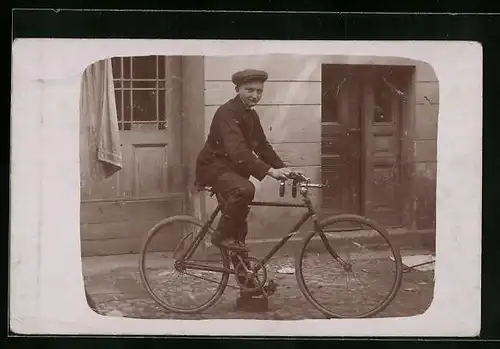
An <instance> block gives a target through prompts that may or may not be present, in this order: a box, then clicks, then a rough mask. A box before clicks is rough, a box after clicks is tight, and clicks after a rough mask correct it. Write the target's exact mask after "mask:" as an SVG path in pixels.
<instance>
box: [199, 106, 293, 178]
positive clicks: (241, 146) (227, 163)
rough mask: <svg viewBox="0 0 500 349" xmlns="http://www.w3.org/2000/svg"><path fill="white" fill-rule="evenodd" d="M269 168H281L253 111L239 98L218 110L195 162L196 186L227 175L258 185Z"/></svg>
mask: <svg viewBox="0 0 500 349" xmlns="http://www.w3.org/2000/svg"><path fill="white" fill-rule="evenodd" d="M271 167H273V168H283V167H285V164H284V163H283V161H282V160H281V159H280V157H279V156H278V155H277V154H276V152H275V151H274V149H273V148H272V146H271V145H270V144H269V142H268V141H267V138H266V135H265V134H264V130H263V129H262V125H261V123H260V119H259V116H258V115H257V113H256V112H255V110H253V109H250V108H248V107H246V105H245V104H244V103H243V102H242V101H241V99H240V97H239V96H236V97H235V98H233V99H230V100H229V101H227V102H226V103H225V104H223V105H222V106H220V107H219V108H218V109H217V111H216V112H215V115H214V117H213V119H212V124H211V125H210V131H209V134H208V137H207V140H206V142H205V146H204V147H203V149H202V150H201V151H200V153H199V155H198V158H197V163H196V184H197V185H212V183H213V181H214V180H215V179H217V177H218V176H219V175H220V174H222V173H224V172H227V171H233V172H236V173H238V174H240V175H241V176H243V177H245V178H250V176H253V177H255V178H257V179H258V180H259V181H262V180H263V179H264V177H265V176H266V173H267V171H268V170H269V169H270V168H271Z"/></svg>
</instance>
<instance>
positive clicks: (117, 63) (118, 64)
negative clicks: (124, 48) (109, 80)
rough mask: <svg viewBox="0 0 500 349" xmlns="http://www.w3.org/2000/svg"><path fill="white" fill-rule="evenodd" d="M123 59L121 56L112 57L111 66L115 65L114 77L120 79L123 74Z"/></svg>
mask: <svg viewBox="0 0 500 349" xmlns="http://www.w3.org/2000/svg"><path fill="white" fill-rule="evenodd" d="M121 64H122V60H121V58H120V57H113V58H111V66H112V67H113V78H114V79H120V78H121V76H122V70H121V69H122V68H121Z"/></svg>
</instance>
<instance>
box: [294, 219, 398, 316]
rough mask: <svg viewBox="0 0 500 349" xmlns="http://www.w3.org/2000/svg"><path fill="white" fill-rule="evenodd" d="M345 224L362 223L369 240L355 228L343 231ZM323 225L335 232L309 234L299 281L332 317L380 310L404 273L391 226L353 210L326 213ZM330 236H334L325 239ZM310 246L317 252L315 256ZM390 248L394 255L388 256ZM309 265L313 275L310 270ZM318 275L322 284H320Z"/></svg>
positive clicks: (390, 252) (309, 295) (394, 290)
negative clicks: (327, 216) (355, 212)
mask: <svg viewBox="0 0 500 349" xmlns="http://www.w3.org/2000/svg"><path fill="white" fill-rule="evenodd" d="M346 223H356V226H360V227H361V226H363V227H362V228H358V230H357V231H358V232H363V234H364V233H366V236H367V238H366V240H365V239H364V238H362V237H360V236H359V235H358V234H357V233H356V232H353V231H352V230H349V231H347V229H344V231H343V229H342V227H346V226H348V224H346ZM331 225H340V226H341V227H340V228H338V227H331ZM365 227H367V228H365ZM321 230H322V231H335V232H336V233H335V234H321V233H320V234H319V236H317V234H318V233H315V232H312V233H310V234H309V235H308V236H307V237H306V238H305V240H304V246H303V247H302V250H301V253H300V256H299V260H298V261H297V268H296V269H297V280H298V281H299V286H300V288H301V290H302V292H303V293H304V295H305V296H306V298H307V299H308V300H309V301H310V302H311V304H312V305H313V306H315V307H316V308H317V309H318V310H319V311H321V312H322V313H324V314H325V315H326V316H328V317H341V318H343V317H348V318H349V317H352V318H358V317H370V316H374V315H376V314H378V313H380V312H381V311H382V310H384V309H385V308H386V307H387V306H388V305H389V303H390V302H391V301H392V299H393V298H394V296H395V294H396V292H397V291H398V290H399V287H400V283H401V275H402V263H401V256H400V254H399V250H397V249H396V248H394V246H393V245H392V243H391V240H390V238H389V235H388V233H387V231H386V230H384V229H383V228H381V227H379V226H378V225H377V224H376V223H374V222H372V221H370V220H369V219H366V218H363V217H360V216H353V215H340V216H335V217H330V218H327V219H325V220H324V221H323V222H322V226H321ZM372 232H373V233H372ZM353 235H356V236H353ZM316 236H317V238H316ZM325 237H327V238H328V239H329V241H326V242H325V241H324V240H325ZM372 247H373V250H372ZM311 250H313V251H314V254H315V255H317V258H315V259H312V260H311V259H310V258H309V256H310V255H311V253H310V251H311ZM331 251H335V254H337V255H338V257H339V258H335V256H334V255H332V253H331ZM388 252H389V254H390V255H391V257H392V260H391V259H390V258H387V253H388ZM394 266H395V268H394ZM331 267H333V270H332V271H330V270H329V268H331ZM308 269H309V273H312V276H311V275H307V272H308ZM318 273H319V275H318ZM342 273H345V275H342ZM308 276H309V277H310V278H308ZM369 277H371V280H368V278H369ZM318 280H320V281H319V283H320V285H318V286H317V287H315V286H314V285H315V284H316V283H317V282H318ZM310 286H311V288H309V287H310Z"/></svg>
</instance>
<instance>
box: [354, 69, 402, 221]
mask: <svg viewBox="0 0 500 349" xmlns="http://www.w3.org/2000/svg"><path fill="white" fill-rule="evenodd" d="M395 71H396V68H394V67H375V68H371V69H369V68H368V69H367V70H366V72H367V73H366V79H367V82H368V83H367V84H366V85H365V87H364V92H363V120H364V128H365V132H364V141H365V142H364V143H365V160H364V162H365V176H366V177H365V181H364V192H365V202H364V206H365V207H364V211H365V214H366V215H367V216H368V217H370V218H373V219H375V220H376V221H378V222H380V223H381V224H383V225H385V226H391V227H395V226H399V225H401V214H402V212H401V202H400V197H401V196H400V192H399V191H400V182H401V174H400V163H401V160H400V157H401V134H400V128H401V126H400V122H401V110H402V99H401V98H400V96H399V94H398V91H399V90H398V89H397V88H398V85H399V84H400V83H399V81H400V80H398V78H399V77H400V76H399V75H396V74H394V73H395Z"/></svg>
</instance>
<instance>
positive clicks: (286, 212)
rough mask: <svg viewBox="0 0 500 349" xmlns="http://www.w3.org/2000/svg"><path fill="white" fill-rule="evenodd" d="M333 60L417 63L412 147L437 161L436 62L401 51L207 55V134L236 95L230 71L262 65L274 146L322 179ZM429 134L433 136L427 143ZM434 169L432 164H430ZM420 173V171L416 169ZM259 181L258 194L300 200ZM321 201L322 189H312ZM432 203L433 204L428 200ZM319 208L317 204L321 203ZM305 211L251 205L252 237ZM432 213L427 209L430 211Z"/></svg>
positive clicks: (264, 118) (267, 125) (263, 109)
mask: <svg viewBox="0 0 500 349" xmlns="http://www.w3.org/2000/svg"><path fill="white" fill-rule="evenodd" d="M323 63H330V64H380V65H412V66H415V68H416V76H415V80H416V84H415V96H414V99H413V100H414V102H415V104H416V110H415V121H414V125H413V126H412V127H414V128H415V130H416V134H417V135H418V139H419V140H420V141H419V142H418V143H417V142H415V145H414V147H413V152H411V151H410V153H412V154H413V155H414V157H415V160H416V159H418V161H420V163H421V164H422V163H426V162H428V161H430V162H432V161H435V159H436V155H435V144H436V141H435V140H436V135H437V133H436V126H437V113H438V105H439V88H438V82H437V77H436V74H435V73H434V70H433V68H432V67H431V66H430V65H429V64H427V63H425V62H420V61H414V60H411V59H406V58H400V57H374V56H366V57H363V56H359V57H358V56H342V55H338V56H333V55H332V56H311V55H281V54H280V55H256V56H231V57H224V56H218V57H205V62H204V67H205V84H204V85H205V86H204V87H205V88H204V93H205V95H204V105H205V115H204V120H203V122H204V125H205V126H204V127H205V135H207V134H208V129H209V127H210V123H211V121H212V118H213V115H214V113H215V111H216V110H217V108H218V107H219V106H220V105H221V104H223V103H225V102H226V101H227V100H228V99H230V98H232V97H234V95H235V90H234V85H233V83H232V82H231V75H232V74H233V73H234V72H235V71H237V70H241V69H246V68H254V69H263V70H265V71H267V72H268V74H269V80H268V82H267V83H266V85H265V90H264V94H263V98H262V100H261V103H260V104H259V106H258V107H257V108H256V110H257V112H258V113H259V116H260V118H261V122H262V125H263V128H264V131H265V132H266V135H267V137H268V139H269V142H270V143H271V144H272V145H273V146H274V147H275V149H276V151H277V152H278V154H279V155H280V156H282V157H283V158H284V159H285V161H288V162H289V164H290V165H291V166H298V167H299V168H301V169H303V170H304V171H305V172H306V173H307V174H308V175H310V176H311V177H312V180H313V181H316V182H320V181H321V168H320V164H321V65H322V64H323ZM427 140H429V141H430V142H428V143H426V142H427ZM430 171H432V167H431V168H430ZM415 174H416V172H415ZM252 181H253V183H254V184H255V186H256V200H261V201H297V202H299V200H300V198H295V199H292V198H291V194H290V192H291V189H287V196H286V198H280V197H279V195H278V183H277V182H276V181H275V180H273V179H271V178H266V179H264V180H263V181H262V182H258V181H256V180H252ZM312 192H313V194H312V198H313V201H314V203H315V205H316V206H317V205H318V203H319V202H320V191H319V190H314V189H313V190H312ZM215 205H216V202H215V200H214V199H213V198H209V199H207V201H206V211H205V212H206V213H210V211H212V210H213V209H214V208H215ZM428 207H429V206H428ZM318 208H319V207H318ZM303 212H304V210H303V209H300V208H299V209H296V208H258V207H254V208H252V211H251V213H250V216H249V225H250V233H249V237H248V238H249V239H261V238H265V237H269V238H276V237H280V236H282V234H283V233H284V232H285V230H287V229H288V228H289V226H290V227H291V226H292V225H293V221H295V220H296V219H298V217H299V216H300V215H301V214H302V213H303ZM427 215H428V214H427Z"/></svg>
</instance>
